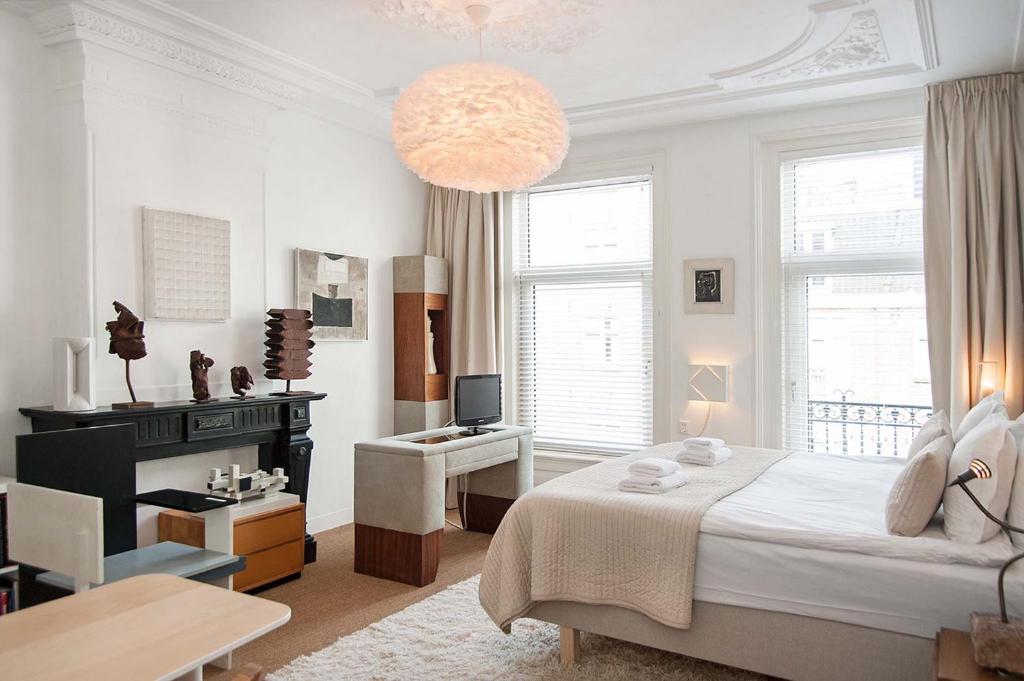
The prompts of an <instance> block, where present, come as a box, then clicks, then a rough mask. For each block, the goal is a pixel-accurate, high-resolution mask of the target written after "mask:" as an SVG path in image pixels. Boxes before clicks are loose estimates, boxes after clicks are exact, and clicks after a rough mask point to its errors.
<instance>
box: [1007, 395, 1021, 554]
mask: <svg viewBox="0 0 1024 681" xmlns="http://www.w3.org/2000/svg"><path fill="white" fill-rule="evenodd" d="M1010 433H1011V434H1013V438H1014V439H1015V440H1016V441H1017V475H1016V476H1015V477H1014V479H1013V490H1012V491H1011V492H1010V506H1009V508H1008V509H1007V510H1006V522H1008V523H1010V524H1011V525H1013V526H1014V527H1020V528H1024V414H1021V415H1020V416H1018V417H1017V420H1016V421H1011V422H1010ZM1010 539H1011V540H1012V541H1013V545H1014V546H1016V547H1017V548H1018V549H1024V534H1021V533H1019V532H1010Z"/></svg>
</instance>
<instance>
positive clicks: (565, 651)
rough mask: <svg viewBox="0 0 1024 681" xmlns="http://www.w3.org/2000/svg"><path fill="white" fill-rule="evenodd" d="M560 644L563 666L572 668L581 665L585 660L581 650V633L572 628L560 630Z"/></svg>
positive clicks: (561, 628)
mask: <svg viewBox="0 0 1024 681" xmlns="http://www.w3.org/2000/svg"><path fill="white" fill-rule="evenodd" d="M558 635H559V642H560V644H561V645H560V649H559V652H560V654H561V659H562V666H563V667H571V666H572V665H574V664H579V663H580V660H581V659H582V658H583V651H582V650H580V632H579V630H578V629H573V628H572V627H560V628H559V632H558Z"/></svg>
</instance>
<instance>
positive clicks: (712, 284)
mask: <svg viewBox="0 0 1024 681" xmlns="http://www.w3.org/2000/svg"><path fill="white" fill-rule="evenodd" d="M683 270H684V272H683V277H684V279H683V296H684V299H683V312H685V313H686V314H733V312H735V308H736V299H735V295H736V294H735V276H736V275H735V270H736V261H735V260H733V259H732V258H712V259H703V260H694V259H688V260H684V261H683Z"/></svg>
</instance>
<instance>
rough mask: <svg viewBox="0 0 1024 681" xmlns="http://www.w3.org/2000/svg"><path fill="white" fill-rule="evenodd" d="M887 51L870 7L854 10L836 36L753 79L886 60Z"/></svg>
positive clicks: (817, 73) (813, 74)
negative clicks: (827, 42)
mask: <svg viewBox="0 0 1024 681" xmlns="http://www.w3.org/2000/svg"><path fill="white" fill-rule="evenodd" d="M888 61H889V52H888V50H886V48H885V40H884V39H883V38H882V27H881V26H880V25H879V23H878V15H877V14H876V13H875V12H874V11H873V10H867V11H863V12H856V13H854V14H853V16H851V17H850V21H849V23H847V25H846V28H845V29H843V32H842V33H840V34H839V35H838V36H837V37H836V38H835V40H833V41H832V42H830V43H829V44H828V45H826V46H825V47H823V48H821V49H820V50H818V51H816V52H814V53H813V54H811V55H808V56H806V57H804V58H803V59H800V60H799V61H797V62H795V63H793V64H789V65H787V66H784V67H782V68H780V69H775V70H774V71H768V72H767V73H759V74H757V75H755V76H753V80H754V82H755V83H772V82H778V81H783V80H791V79H794V78H820V77H822V76H828V75H832V74H835V73H841V72H844V71H854V70H861V69H867V68H870V67H873V66H878V65H882V64H886V63H887V62H888Z"/></svg>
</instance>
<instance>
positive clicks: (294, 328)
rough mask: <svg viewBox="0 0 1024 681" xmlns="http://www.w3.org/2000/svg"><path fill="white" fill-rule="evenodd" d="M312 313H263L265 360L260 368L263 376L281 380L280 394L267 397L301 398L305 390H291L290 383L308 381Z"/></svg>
mask: <svg viewBox="0 0 1024 681" xmlns="http://www.w3.org/2000/svg"><path fill="white" fill-rule="evenodd" d="M312 316H313V314H312V313H311V312H310V311H309V310H294V309H276V308H275V309H273V310H267V317H268V319H267V320H266V325H267V330H266V333H265V335H266V337H267V340H266V341H265V342H264V343H263V344H264V345H266V346H267V351H266V352H265V353H264V354H265V355H266V357H267V359H266V360H265V361H264V362H263V366H264V367H265V368H266V369H267V372H266V374H265V375H266V377H267V378H270V379H277V380H283V381H285V389H284V392H283V393H271V395H305V394H309V391H306V390H296V391H293V390H292V381H293V380H298V379H303V378H309V377H310V376H311V375H312V374H311V373H310V371H309V368H310V367H311V366H313V362H312V361H311V360H310V359H309V358H310V357H311V356H312V354H313V353H312V348H313V345H315V343H313V341H312V337H313V330H312V329H313V320H312V319H311V317H312Z"/></svg>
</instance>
